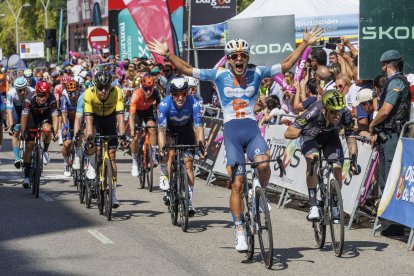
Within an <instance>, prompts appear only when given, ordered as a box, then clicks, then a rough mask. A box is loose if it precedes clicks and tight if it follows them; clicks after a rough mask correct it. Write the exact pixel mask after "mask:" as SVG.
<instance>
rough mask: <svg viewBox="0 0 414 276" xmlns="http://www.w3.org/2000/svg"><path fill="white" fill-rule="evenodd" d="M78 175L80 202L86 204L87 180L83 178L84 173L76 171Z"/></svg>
mask: <svg viewBox="0 0 414 276" xmlns="http://www.w3.org/2000/svg"><path fill="white" fill-rule="evenodd" d="M75 172H76V174H77V179H78V180H77V186H78V187H79V202H80V203H84V202H85V194H86V187H85V179H84V178H83V177H82V173H81V172H80V171H79V170H75Z"/></svg>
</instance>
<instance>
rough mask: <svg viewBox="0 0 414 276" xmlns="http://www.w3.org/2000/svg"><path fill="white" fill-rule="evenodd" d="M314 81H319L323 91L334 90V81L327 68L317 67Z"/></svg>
mask: <svg viewBox="0 0 414 276" xmlns="http://www.w3.org/2000/svg"><path fill="white" fill-rule="evenodd" d="M316 79H317V80H318V81H319V85H320V86H321V87H322V89H323V90H324V91H327V90H331V89H334V86H335V80H334V78H333V75H332V73H331V71H329V69H328V67H326V66H324V65H319V66H318V70H316Z"/></svg>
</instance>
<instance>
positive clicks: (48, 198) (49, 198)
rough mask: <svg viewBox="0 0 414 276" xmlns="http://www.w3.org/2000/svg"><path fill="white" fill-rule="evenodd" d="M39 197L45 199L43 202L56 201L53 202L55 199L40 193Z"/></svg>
mask: <svg viewBox="0 0 414 276" xmlns="http://www.w3.org/2000/svg"><path fill="white" fill-rule="evenodd" d="M39 196H40V197H41V198H43V200H44V201H47V202H52V201H54V200H53V198H51V197H49V196H48V195H46V194H44V193H39Z"/></svg>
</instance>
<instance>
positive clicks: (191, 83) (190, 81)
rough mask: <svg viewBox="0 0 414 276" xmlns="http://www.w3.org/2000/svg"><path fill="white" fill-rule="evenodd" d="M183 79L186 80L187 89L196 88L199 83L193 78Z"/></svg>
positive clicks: (186, 77)
mask: <svg viewBox="0 0 414 276" xmlns="http://www.w3.org/2000/svg"><path fill="white" fill-rule="evenodd" d="M185 79H186V80H187V82H188V86H189V87H196V86H197V85H198V83H199V80H198V79H196V78H193V77H188V76H185Z"/></svg>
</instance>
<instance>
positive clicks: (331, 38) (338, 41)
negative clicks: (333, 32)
mask: <svg viewBox="0 0 414 276" xmlns="http://www.w3.org/2000/svg"><path fill="white" fill-rule="evenodd" d="M341 42H342V40H341V38H340V37H338V36H336V37H330V38H329V43H333V44H337V43H341Z"/></svg>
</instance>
